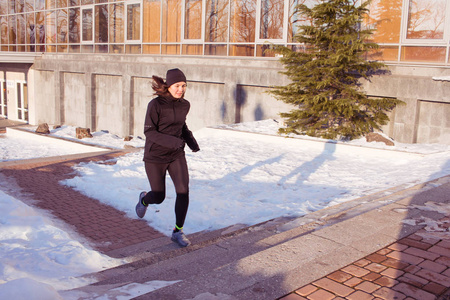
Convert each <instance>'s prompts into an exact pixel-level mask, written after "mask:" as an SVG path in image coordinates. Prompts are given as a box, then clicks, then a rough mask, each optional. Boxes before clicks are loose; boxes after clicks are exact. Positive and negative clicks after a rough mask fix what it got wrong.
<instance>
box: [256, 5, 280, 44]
mask: <svg viewBox="0 0 450 300" xmlns="http://www.w3.org/2000/svg"><path fill="white" fill-rule="evenodd" d="M283 21H284V0H261V9H260V17H259V24H260V25H259V39H262V40H268V39H270V40H281V39H282V38H283Z"/></svg>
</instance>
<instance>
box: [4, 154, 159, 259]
mask: <svg viewBox="0 0 450 300" xmlns="http://www.w3.org/2000/svg"><path fill="white" fill-rule="evenodd" d="M122 154H124V153H121V152H115V153H109V154H105V155H101V156H95V157H90V158H84V159H75V160H66V161H64V160H60V161H56V162H55V161H51V162H49V161H47V162H46V161H45V160H34V162H33V163H31V164H23V163H21V164H17V165H14V164H10V165H7V166H6V167H5V166H4V167H2V168H1V169H0V174H3V175H4V176H6V177H8V181H9V180H11V179H15V182H16V184H17V185H18V186H19V187H20V188H21V194H22V196H21V197H20V200H22V201H24V202H28V203H29V204H33V206H36V207H38V208H41V209H45V210H48V211H50V212H51V213H52V214H53V216H55V217H57V218H59V219H61V220H63V221H65V222H66V223H67V224H68V225H70V226H71V227H72V228H73V229H74V230H75V231H76V232H77V233H78V234H80V235H81V236H82V237H85V238H86V240H87V241H88V242H89V243H90V245H91V246H92V247H94V248H95V249H96V250H98V251H100V252H102V253H105V254H108V252H109V251H111V250H116V249H120V248H123V247H127V246H131V245H135V244H138V243H141V242H146V241H148V240H151V239H155V238H158V237H162V236H163V234H161V233H160V232H158V231H156V230H155V229H153V228H151V227H150V226H148V225H147V223H146V222H145V221H143V220H139V219H130V218H128V217H126V216H125V214H124V213H123V212H121V211H118V210H116V209H115V208H113V207H111V206H108V205H105V204H102V203H100V202H99V201H98V200H95V199H92V198H90V197H87V196H85V195H83V194H81V193H79V192H77V191H75V190H73V189H71V188H70V187H67V186H64V185H61V184H59V181H61V180H64V179H67V178H71V177H74V176H75V174H74V171H73V169H72V168H71V167H72V166H73V165H75V164H78V163H80V162H83V161H84V162H87V161H92V160H96V161H104V160H108V159H111V158H114V157H116V156H118V155H122ZM138 194H139V191H136V199H137V197H138ZM33 200H35V201H36V202H34V201H33ZM110 255H111V254H110Z"/></svg>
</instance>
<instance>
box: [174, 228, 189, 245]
mask: <svg viewBox="0 0 450 300" xmlns="http://www.w3.org/2000/svg"><path fill="white" fill-rule="evenodd" d="M172 241H173V242H175V243H177V244H178V245H179V246H180V247H187V246H189V245H190V244H191V242H190V241H189V240H188V238H187V237H186V236H185V235H184V233H183V231H182V230H180V231H178V232H174V233H172Z"/></svg>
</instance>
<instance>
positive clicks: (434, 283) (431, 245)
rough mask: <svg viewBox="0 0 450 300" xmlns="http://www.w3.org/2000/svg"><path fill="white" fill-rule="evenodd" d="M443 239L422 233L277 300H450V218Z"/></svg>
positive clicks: (446, 221) (415, 234) (443, 226)
mask: <svg viewBox="0 0 450 300" xmlns="http://www.w3.org/2000/svg"><path fill="white" fill-rule="evenodd" d="M441 226H442V229H444V230H445V229H446V232H442V234H441V235H439V238H438V237H437V236H436V235H434V234H430V233H429V232H427V231H425V230H424V229H422V230H419V231H418V232H416V233H414V234H412V235H410V236H408V237H406V238H404V239H402V240H399V241H398V242H396V243H394V244H392V245H389V246H388V247H385V248H383V249H381V250H379V251H377V252H376V253H373V254H371V255H368V256H366V257H364V258H363V259H361V260H358V261H356V262H354V263H352V264H351V265H348V266H346V267H344V268H342V269H340V270H337V271H335V272H333V273H331V274H329V275H327V276H325V277H324V278H320V279H318V280H316V281H314V282H312V283H310V284H308V285H306V286H303V287H300V288H299V289H297V290H296V291H294V292H292V293H290V294H288V295H286V296H284V297H282V298H280V299H279V300H306V299H309V300H328V299H329V300H337V299H349V300H353V299H354V300H365V299H368V300H372V299H376V300H380V299H386V300H393V299H398V300H413V299H414V300H435V299H442V300H444V299H445V300H450V290H449V288H450V233H449V231H448V230H449V226H450V217H446V218H444V219H442V220H441Z"/></svg>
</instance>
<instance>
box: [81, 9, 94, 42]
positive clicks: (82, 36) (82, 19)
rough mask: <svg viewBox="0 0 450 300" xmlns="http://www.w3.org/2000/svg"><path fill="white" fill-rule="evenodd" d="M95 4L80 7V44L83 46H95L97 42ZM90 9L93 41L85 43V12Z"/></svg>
mask: <svg viewBox="0 0 450 300" xmlns="http://www.w3.org/2000/svg"><path fill="white" fill-rule="evenodd" d="M94 6H95V5H94V4H89V5H81V6H80V25H81V26H80V27H81V28H80V29H81V32H80V44H81V45H93V44H94V40H95V20H94V18H95V8H94ZM88 9H90V10H91V11H92V19H91V20H92V27H91V36H92V39H91V40H89V41H85V40H84V23H85V21H84V18H83V11H84V10H88Z"/></svg>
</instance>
